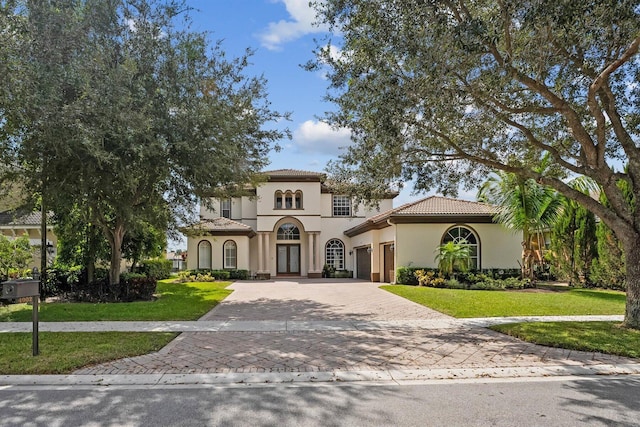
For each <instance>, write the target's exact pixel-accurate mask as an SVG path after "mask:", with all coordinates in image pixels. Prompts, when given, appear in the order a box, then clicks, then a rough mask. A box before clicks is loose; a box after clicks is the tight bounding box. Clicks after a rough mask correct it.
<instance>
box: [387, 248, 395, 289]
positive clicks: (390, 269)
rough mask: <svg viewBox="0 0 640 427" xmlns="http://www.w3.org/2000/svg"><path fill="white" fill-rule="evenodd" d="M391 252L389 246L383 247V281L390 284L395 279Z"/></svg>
mask: <svg viewBox="0 0 640 427" xmlns="http://www.w3.org/2000/svg"><path fill="white" fill-rule="evenodd" d="M394 270H395V268H394V260H393V250H392V249H391V245H384V281H385V282H387V283H391V282H393V281H394V279H395V271H394Z"/></svg>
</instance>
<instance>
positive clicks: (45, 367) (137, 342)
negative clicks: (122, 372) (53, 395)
mask: <svg viewBox="0 0 640 427" xmlns="http://www.w3.org/2000/svg"><path fill="white" fill-rule="evenodd" d="M177 335H178V334H175V333H166V332H139V333H138V332H73V333H66V332H40V334H39V335H38V336H39V341H40V345H39V348H40V354H39V355H38V356H35V357H34V356H32V348H31V334H30V333H3V334H0V375H30V374H34V375H41V374H68V373H71V372H73V371H75V370H76V369H79V368H82V367H84V366H88V365H94V364H99V363H104V362H109V361H112V360H117V359H122V358H125V357H133V356H139V355H142V354H147V353H151V352H154V351H158V350H160V349H161V348H162V347H164V346H165V345H167V344H168V343H169V342H170V341H171V340H172V339H174V338H175V337H176V336H177Z"/></svg>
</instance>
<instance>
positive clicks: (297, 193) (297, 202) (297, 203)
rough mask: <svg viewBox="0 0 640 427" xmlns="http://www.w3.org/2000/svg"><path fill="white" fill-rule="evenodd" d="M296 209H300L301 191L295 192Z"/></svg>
mask: <svg viewBox="0 0 640 427" xmlns="http://www.w3.org/2000/svg"><path fill="white" fill-rule="evenodd" d="M295 199H296V209H302V191H300V190H298V191H296V197H295Z"/></svg>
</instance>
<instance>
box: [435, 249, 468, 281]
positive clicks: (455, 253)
mask: <svg viewBox="0 0 640 427" xmlns="http://www.w3.org/2000/svg"><path fill="white" fill-rule="evenodd" d="M470 259H471V249H470V248H469V245H468V244H466V242H465V241H461V242H457V243H455V242H453V241H451V242H447V243H444V244H442V245H440V246H439V247H438V255H436V259H435V260H436V262H437V263H438V269H439V270H440V273H441V274H445V275H448V276H451V275H452V274H453V271H454V270H457V271H463V272H464V271H467V270H468V269H469V260H470Z"/></svg>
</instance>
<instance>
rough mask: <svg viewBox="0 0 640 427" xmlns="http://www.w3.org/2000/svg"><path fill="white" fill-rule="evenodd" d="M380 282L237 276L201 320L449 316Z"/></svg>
mask: <svg viewBox="0 0 640 427" xmlns="http://www.w3.org/2000/svg"><path fill="white" fill-rule="evenodd" d="M379 286H380V284H379V283H371V282H360V281H355V280H345V279H343V280H340V279H312V280H279V281H266V282H255V281H247V282H236V283H234V284H233V285H231V286H230V287H229V289H233V293H232V294H231V295H229V296H228V297H227V298H226V299H225V300H224V301H223V302H222V304H220V305H218V306H217V307H216V308H215V309H213V310H212V311H210V312H209V313H208V314H207V315H205V316H204V317H203V318H202V319H201V320H346V319H360V320H409V319H411V320H417V319H444V318H449V316H446V315H444V314H442V313H439V312H437V311H435V310H431V309H430V308H427V307H424V306H422V305H419V304H416V303H414V302H411V301H408V300H406V299H404V298H402V297H399V296H397V295H393V294H390V293H389V292H387V291H384V290H382V289H380V288H379Z"/></svg>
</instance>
